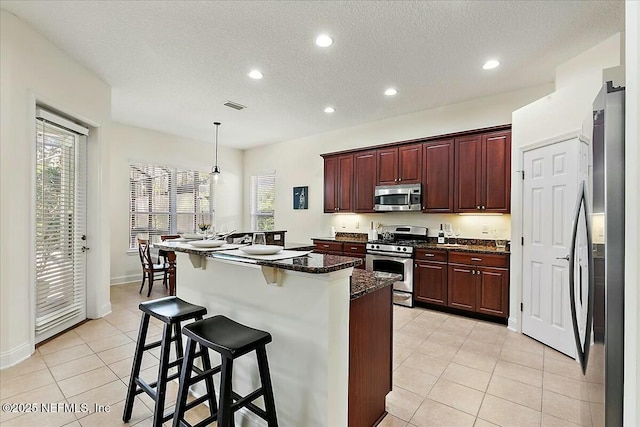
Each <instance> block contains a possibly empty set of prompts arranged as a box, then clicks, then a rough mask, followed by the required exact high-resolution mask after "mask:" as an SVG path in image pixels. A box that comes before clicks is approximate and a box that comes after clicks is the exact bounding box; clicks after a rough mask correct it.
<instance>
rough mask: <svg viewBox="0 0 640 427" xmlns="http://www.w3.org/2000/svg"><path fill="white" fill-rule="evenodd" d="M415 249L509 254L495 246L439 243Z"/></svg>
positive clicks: (426, 244) (419, 245) (423, 244)
mask: <svg viewBox="0 0 640 427" xmlns="http://www.w3.org/2000/svg"><path fill="white" fill-rule="evenodd" d="M413 247H414V248H415V249H438V250H443V251H455V252H474V253H482V254H506V255H509V254H510V253H511V252H509V251H508V250H506V249H498V248H496V247H495V246H489V245H459V246H454V245H441V244H440V245H439V244H437V243H420V244H417V245H414V246H413Z"/></svg>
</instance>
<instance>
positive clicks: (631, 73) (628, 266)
mask: <svg viewBox="0 0 640 427" xmlns="http://www.w3.org/2000/svg"><path fill="white" fill-rule="evenodd" d="M626 21H627V22H626V34H625V35H626V47H627V49H626V68H627V76H626V79H627V91H626V97H627V99H626V108H627V110H626V147H625V149H626V153H625V154H626V158H625V159H626V160H625V163H626V168H625V174H626V177H625V183H626V184H625V185H626V186H625V234H626V240H625V254H626V255H625V256H626V259H625V313H624V314H625V322H624V327H625V330H624V334H625V337H624V343H625V351H624V357H625V360H624V379H625V383H624V395H625V401H624V425H625V426H628V427H632V426H637V425H639V424H640V414H638V408H640V349H639V348H638V347H639V346H640V314H638V308H639V307H640V292H639V291H638V286H640V263H638V253H640V245H639V243H640V221H639V220H638V212H640V192H639V191H638V186H639V184H640V174H639V173H638V165H640V122H639V121H638V117H640V55H639V51H640V31H639V29H638V28H639V27H640V3H638V2H637V1H627V3H626Z"/></svg>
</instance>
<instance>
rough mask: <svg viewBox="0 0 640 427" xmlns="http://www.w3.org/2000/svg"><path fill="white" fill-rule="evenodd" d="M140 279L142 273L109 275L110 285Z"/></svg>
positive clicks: (123, 283)
mask: <svg viewBox="0 0 640 427" xmlns="http://www.w3.org/2000/svg"><path fill="white" fill-rule="evenodd" d="M141 281H142V274H141V273H140V274H129V275H127V276H116V277H111V286H117V285H128V284H130V283H134V282H138V283H140V282H141Z"/></svg>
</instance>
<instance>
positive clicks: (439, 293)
mask: <svg viewBox="0 0 640 427" xmlns="http://www.w3.org/2000/svg"><path fill="white" fill-rule="evenodd" d="M413 286H414V291H415V294H414V298H415V299H416V300H418V301H422V302H427V303H430V304H438V305H447V264H446V263H437V262H423V261H417V262H416V263H415V268H414V269H413Z"/></svg>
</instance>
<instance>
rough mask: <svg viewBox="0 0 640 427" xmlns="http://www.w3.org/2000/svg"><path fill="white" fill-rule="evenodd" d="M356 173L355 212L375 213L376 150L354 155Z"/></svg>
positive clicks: (354, 184) (354, 185)
mask: <svg viewBox="0 0 640 427" xmlns="http://www.w3.org/2000/svg"><path fill="white" fill-rule="evenodd" d="M353 160H354V164H355V166H354V167H355V173H354V178H353V199H354V200H353V211H354V212H374V210H373V205H374V203H375V200H374V191H375V187H376V150H370V151H362V152H358V153H355V154H354V155H353Z"/></svg>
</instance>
